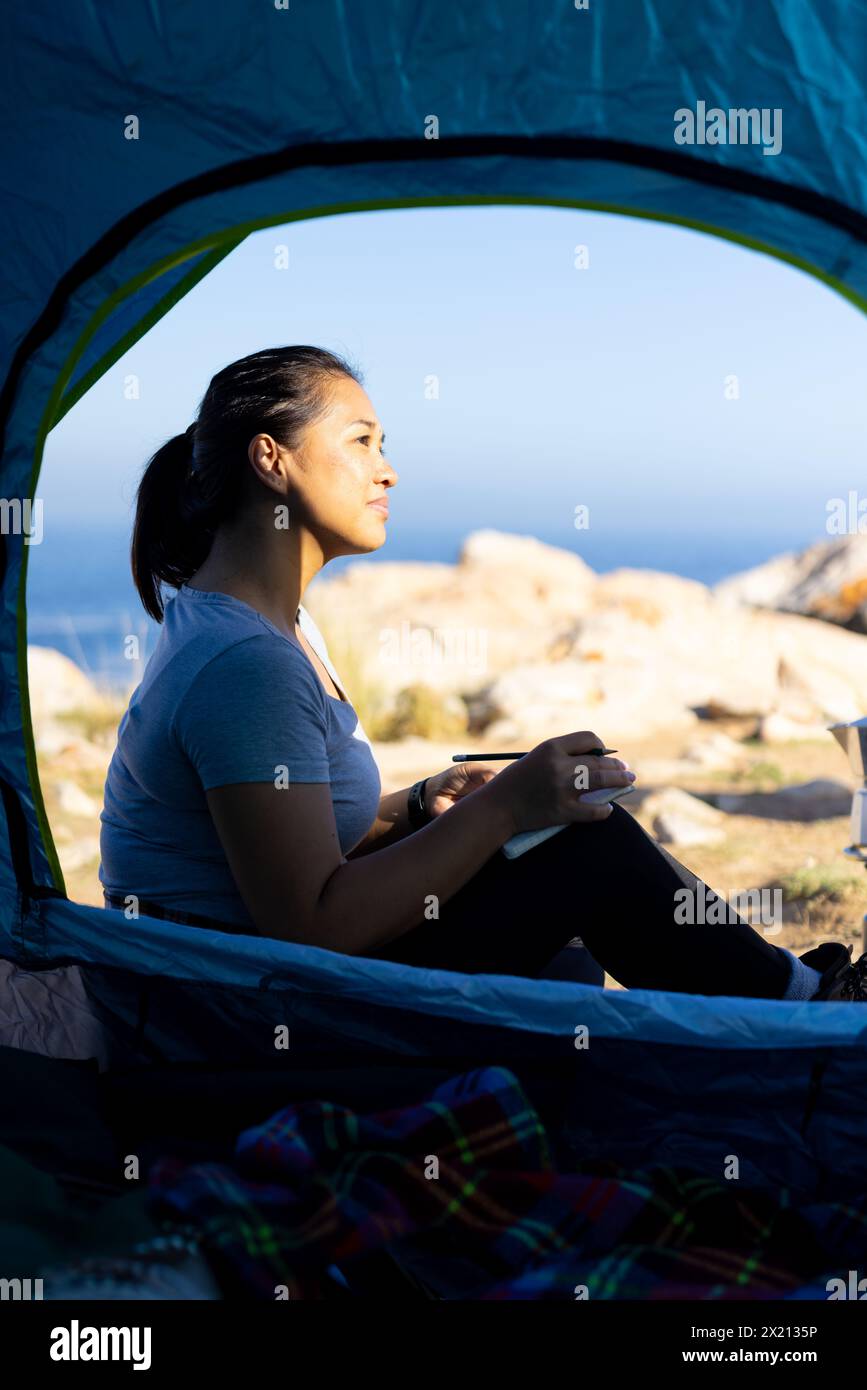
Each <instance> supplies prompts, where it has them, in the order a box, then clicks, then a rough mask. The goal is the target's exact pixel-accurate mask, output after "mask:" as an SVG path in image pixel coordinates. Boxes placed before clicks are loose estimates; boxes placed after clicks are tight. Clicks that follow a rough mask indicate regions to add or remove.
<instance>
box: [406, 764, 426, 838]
mask: <svg viewBox="0 0 867 1390" xmlns="http://www.w3.org/2000/svg"><path fill="white" fill-rule="evenodd" d="M426 782H427V778H426V777H423V778H422V780H421V781H420V782H415V783H414V784H413V785H412V786H411V787H410V789H409V796H408V797H407V802H406V809H407V815H408V817H409V823H410V825H411V826H412V828H413V830H421V828H422V826H423V825H428V824H429V822H430V820H431V814H430V811H429V810H428V808H427V805H426V803H425V799H424V789H425V783H426Z"/></svg>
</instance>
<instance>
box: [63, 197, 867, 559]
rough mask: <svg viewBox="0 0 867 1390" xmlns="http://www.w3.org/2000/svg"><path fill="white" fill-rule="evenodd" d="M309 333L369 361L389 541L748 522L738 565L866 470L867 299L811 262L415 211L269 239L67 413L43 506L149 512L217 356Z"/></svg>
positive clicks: (724, 540) (634, 531)
mask: <svg viewBox="0 0 867 1390" xmlns="http://www.w3.org/2000/svg"><path fill="white" fill-rule="evenodd" d="M281 245H285V246H287V247H288V249H289V267H288V269H285V270H281V269H277V268H276V267H275V248H276V247H278V246H281ZM576 245H586V246H587V248H588V252H589V266H588V267H587V268H586V269H576V268H575V265H574V253H575V247H576ZM293 342H297V343H316V344H321V345H323V346H326V347H330V348H333V349H335V350H337V351H338V352H344V353H348V354H349V355H350V356H351V357H352V358H353V359H355V360H356V361H357V362H358V363H359V364H360V366H361V368H362V370H363V372H364V375H365V383H364V384H365V387H366V389H367V391H368V394H369V395H370V397H371V399H372V401H373V403H374V405H375V407H376V409H377V411H378V413H379V417H380V419H381V420H382V422H383V425H384V427H385V430H386V432H387V435H388V441H387V442H388V457H389V458H390V460H391V462H392V463H393V464H394V466H395V468H396V469H397V471H398V473H399V475H400V480H399V483H398V486H397V487H396V488H395V489H394V491H393V494H392V510H391V520H390V522H389V530H388V535H389V542H388V543H387V544H386V546H385V547H383V550H382V551H381V552H378V557H379V558H386V559H387V558H404V557H405V556H407V555H412V554H418V555H419V557H420V558H427V557H429V556H431V555H433V554H434V553H436V550H437V537H438V536H440V535H454V534H455V533H456V532H459V533H460V534H464V533H466V532H468V531H470V530H474V529H476V528H478V527H482V526H494V527H499V528H502V529H504V530H509V531H518V532H523V533H528V532H530V533H534V534H538V535H540V536H542V537H543V538H545V539H550V540H553V541H555V542H556V543H560V544H563V545H567V546H571V547H573V548H575V549H577V550H579V552H580V553H586V554H587V556H588V558H590V559H591V562H593V558H594V556H598V555H599V554H601V553H602V551H603V550H604V552H605V553H606V554H608V555H610V554H612V553H614V552H618V554H619V550H621V549H622V555H619V559H618V561H617V562H618V563H625V564H629V563H635V560H634V559H633V558H631V557H632V556H634V555H635V554H636V553H638V554H640V555H644V554H645V553H647V554H649V553H651V550H652V543H654V542H655V541H656V542H658V541H661V538H662V537H668V538H669V541H668V542H667V543H668V544H669V545H674V546H677V545H680V544H682V545H683V547H684V549H685V550H686V551H688V550H689V548H690V547H694V548H698V549H701V548H703V547H706V546H708V545H709V546H716V547H717V548H719V547H723V548H724V547H725V546H727V545H729V544H731V545H732V546H733V553H734V550H735V549H737V550H738V563H737V564H736V565H733V566H732V568H740V567H742V564H741V556H742V552H743V547H744V545H747V546H751V545H753V543H754V544H755V547H756V555H757V558H763V556H764V554H766V553H767V554H770V553H773V552H774V551H775V550H778V549H782V548H785V547H786V546H787V545H788V544H797V543H807V542H809V541H811V540H813V539H816V538H818V537H820V536H821V535H823V534H824V526H825V516H826V501H827V499H828V498H829V497H832V496H840V495H845V493H846V492H847V491H848V489H850V488H860V489H861V490H867V483H864V484H863V485H862V480H863V479H864V475H865V469H864V463H865V440H867V392H865V390H864V369H865V364H867V318H865V317H864V316H862V315H861V314H859V312H858V311H857V310H855V309H854V308H853V307H852V306H851V305H849V304H848V303H847V302H846V301H844V300H843V299H842V298H840V297H839V296H837V295H836V294H834V293H833V292H831V291H830V290H828V289H827V288H826V287H825V286H823V285H821V284H820V283H819V282H818V281H815V280H814V279H813V278H812V277H810V276H808V275H805V274H803V273H801V272H799V271H797V270H794V269H792V268H791V267H788V266H786V265H783V264H781V263H780V262H778V261H776V260H774V259H772V258H769V257H765V256H761V255H759V254H757V253H754V252H751V251H747V250H745V249H743V248H741V247H738V246H735V245H732V244H730V243H727V242H723V241H720V240H718V239H716V238H712V237H708V236H704V235H701V234H699V233H696V232H691V231H687V230H684V229H681V228H676V227H669V226H666V225H661V224H656V223H651V222H647V221H641V220H637V219H631V218H619V217H614V216H608V215H604V214H598V213H587V212H580V211H574V210H566V209H558V208H539V207H512V206H504V207H484V208H432V209H411V210H397V211H385V212H371V213H356V214H350V215H344V216H341V217H336V218H324V219H318V220H314V221H306V222H299V223H294V224H290V225H289V226H287V227H282V228H273V229H269V230H267V231H265V232H260V233H257V234H256V235H255V236H253V237H251V238H249V239H248V240H247V241H246V242H245V243H244V244H243V245H242V246H241V247H239V248H238V250H236V251H235V252H234V253H233V254H232V255H231V256H230V257H228V258H227V259H226V260H225V261H224V262H223V263H222V264H221V265H220V266H219V267H218V268H217V269H216V270H215V271H213V272H212V273H211V275H210V276H208V277H207V279H206V280H204V281H203V282H202V283H201V284H200V285H199V286H197V287H196V288H195V289H194V290H193V291H192V292H191V293H190V294H189V295H188V296H187V297H186V298H185V299H184V300H183V301H181V303H180V304H179V305H177V306H176V307H175V308H174V309H173V310H172V312H171V313H170V314H169V315H168V316H167V317H166V318H164V319H163V320H162V321H161V322H160V323H159V324H158V325H157V326H156V327H155V328H154V329H153V330H152V331H151V332H150V333H148V334H147V336H146V337H145V338H144V339H142V341H141V342H140V343H139V344H137V345H136V346H135V347H134V348H133V349H132V350H131V351H130V352H129V353H128V354H127V355H126V356H125V357H124V359H123V360H122V361H120V362H119V363H118V364H116V366H115V367H113V368H112V370H111V371H110V372H109V373H108V374H107V375H106V376H105V377H104V378H103V379H102V380H101V381H100V382H99V383H98V384H97V385H96V386H95V387H94V388H93V389H92V390H91V391H90V392H88V394H87V396H86V397H85V398H84V399H83V400H82V401H81V402H79V404H78V405H77V406H76V407H75V408H74V409H73V410H72V411H71V412H70V413H69V415H68V416H67V417H66V418H65V419H64V420H63V421H62V422H61V424H60V425H59V426H58V427H57V429H56V430H55V431H53V433H52V435H51V436H50V437H49V441H48V447H47V450H46V457H45V464H44V467H43V472H42V475H41V478H40V483H39V489H38V495H39V496H40V497H42V498H43V499H44V505H45V516H46V530H47V527H48V526H49V525H50V524H51V518H52V516H54V517H61V518H62V520H63V522H64V523H67V522H68V523H70V524H78V523H81V522H85V521H88V522H95V521H100V522H102V521H105V522H116V523H117V524H118V526H119V527H120V528H122V529H125V530H128V528H129V524H130V517H131V510H130V509H131V506H132V502H133V496H134V491H135V486H136V482H137V479H138V476H139V474H140V471H141V468H142V466H143V464H144V462H145V460H146V459H147V457H148V455H149V454H150V453H151V452H152V451H153V449H154V448H155V447H157V446H158V445H159V444H161V443H162V442H163V440H164V439H165V438H166V437H168V436H169V435H171V434H174V433H176V432H177V431H179V430H182V429H184V428H185V427H186V426H187V424H188V423H189V422H190V420H191V419H192V418H193V414H194V411H195V409H196V406H197V403H198V400H199V398H200V396H201V395H202V393H203V391H204V389H205V387H206V386H207V383H208V380H209V378H210V376H211V375H212V374H213V372H215V371H216V370H218V369H219V368H220V367H221V366H223V365H225V363H227V362H229V361H231V360H232V359H234V358H237V357H241V356H243V355H244V354H245V353H248V352H252V351H254V350H256V349H257V348H260V347H265V346H269V345H274V344H279V343H293ZM129 373H135V374H136V375H137V377H138V378H139V382H140V398H139V399H138V400H128V399H126V398H125V395H124V380H125V378H126V376H127V375H128V374H129ZM731 374H735V375H736V376H737V378H738V387H739V392H740V398H739V399H737V400H727V399H726V398H725V393H724V385H725V381H726V378H727V377H728V376H730V375H731ZM431 375H435V376H437V377H438V378H439V399H437V400H427V399H425V381H426V379H427V378H429V377H430V376H431ZM577 504H585V505H587V506H589V508H590V531H589V532H587V533H586V534H583V533H580V532H578V531H576V530H575V527H574V524H573V516H574V510H575V506H576V505H577ZM649 547H650V548H649ZM444 558H447V557H444ZM605 567H609V566H608V565H606V566H605ZM671 567H672V568H677V566H675V565H672V566H671ZM680 568H683V566H681V567H680Z"/></svg>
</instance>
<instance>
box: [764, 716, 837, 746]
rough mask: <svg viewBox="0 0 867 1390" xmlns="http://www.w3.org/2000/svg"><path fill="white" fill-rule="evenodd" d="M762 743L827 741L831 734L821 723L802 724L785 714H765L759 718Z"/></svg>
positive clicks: (829, 739)
mask: <svg viewBox="0 0 867 1390" xmlns="http://www.w3.org/2000/svg"><path fill="white" fill-rule="evenodd" d="M758 736H759V738H760V739H761V741H762V743H805V742H811V743H813V742H815V743H828V742H830V741H831V739H832V737H833V735H832V734H830V733H829V732H828V730H827V729H826V728H825V727H824V725H822V724H804V723H802V722H801V721H800V720H799V719H790V718H789V717H788V716H787V715H785V714H778V713H772V714H766V715H765V716H764V717H763V718H762V719H760V720H759V728H758Z"/></svg>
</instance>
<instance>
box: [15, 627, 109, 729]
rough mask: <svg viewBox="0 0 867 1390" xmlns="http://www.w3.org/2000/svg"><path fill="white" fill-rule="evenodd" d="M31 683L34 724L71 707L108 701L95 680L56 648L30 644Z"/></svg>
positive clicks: (29, 665)
mask: <svg viewBox="0 0 867 1390" xmlns="http://www.w3.org/2000/svg"><path fill="white" fill-rule="evenodd" d="M27 684H28V687H29V690H30V713H31V715H32V718H33V720H34V723H35V722H36V721H42V720H45V719H50V718H51V717H52V716H53V715H56V714H60V713H62V712H65V711H67V710H71V709H78V708H82V707H86V708H88V709H100V708H102V707H103V705H104V704H105V700H104V697H103V696H102V694H101V693H100V691H99V690H98V689H97V687H96V686H95V685H94V683H93V681H91V680H90V679H89V678H88V677H87V676H86V675H85V674H84V672H83V671H81V670H79V668H78V667H77V666H76V664H75V662H74V661H70V660H69V657H67V656H64V655H63V653H62V652H57V651H55V650H54V648H53V647H33V646H28V648H27Z"/></svg>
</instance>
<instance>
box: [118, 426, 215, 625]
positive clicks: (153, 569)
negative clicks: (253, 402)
mask: <svg viewBox="0 0 867 1390" xmlns="http://www.w3.org/2000/svg"><path fill="white" fill-rule="evenodd" d="M192 466H193V434H192V430H187V432H186V433H185V434H176V435H175V436H174V438H173V439H170V440H168V442H167V443H165V444H164V445H163V446H162V448H161V449H157V451H156V453H155V454H154V455H153V456H152V457H151V459H150V460H149V462H148V465H147V467H146V469H145V471H144V474H143V476H142V479H141V482H140V483H139V487H138V493H137V496H136V517H135V525H134V527H133V535H132V547H131V563H132V575H133V580H134V582H135V585H136V588H137V589H138V591H139V596H140V597H141V601H142V603H143V604H144V607H145V611H146V612H147V613H149V614H150V616H151V617H152V618H155V619H156V621H157V622H158V623H161V622H162V620H163V613H164V608H165V605H164V603H163V596H162V592H161V590H160V582H159V581H160V580H165V581H166V583H168V584H172V585H174V587H175V588H178V587H179V586H180V585H181V584H183V583H184V582H185V581H186V580H187V579H189V578H190V576H191V575H193V574H195V572H196V570H197V569H198V568H199V566H200V565H201V564H203V563H204V561H205V559H206V557H207V554H208V551H209V550H210V548H211V544H212V542H213V538H214V533H213V529H211V528H210V527H208V526H206V525H205V523H204V517H203V516H202V515H201V514H200V515H199V518H198V521H197V520H196V519H195V507H194V505H191V504H192V502H193V498H192V491H193V479H192V477H191V470H192Z"/></svg>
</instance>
